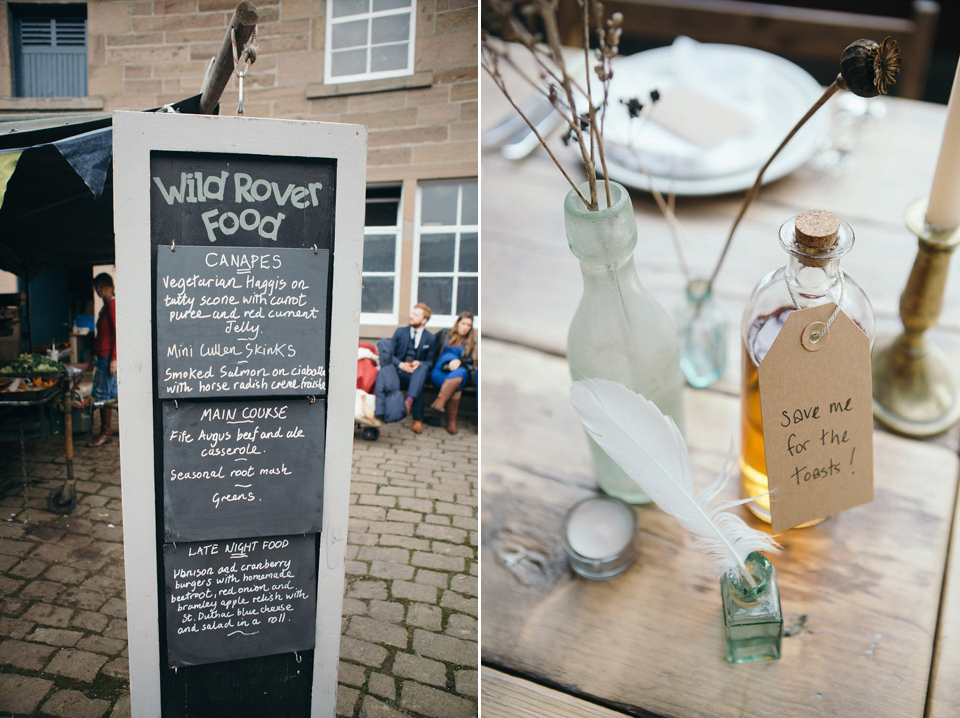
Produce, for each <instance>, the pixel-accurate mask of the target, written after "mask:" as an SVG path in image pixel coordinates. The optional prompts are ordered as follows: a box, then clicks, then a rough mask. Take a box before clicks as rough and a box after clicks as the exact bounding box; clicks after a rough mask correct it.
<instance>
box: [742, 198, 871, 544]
mask: <svg viewBox="0 0 960 718" xmlns="http://www.w3.org/2000/svg"><path fill="white" fill-rule="evenodd" d="M853 243H854V234H853V230H852V229H851V228H850V225H849V224H847V223H846V222H843V221H841V220H840V219H838V218H837V217H836V216H835V215H833V214H832V213H830V212H826V211H824V210H811V211H808V212H804V213H803V214H800V215H798V216H796V217H793V218H791V219H789V220H787V221H786V222H784V223H783V225H782V226H781V227H780V245H781V246H782V247H783V248H784V250H786V252H787V254H788V255H790V258H789V260H788V261H787V264H785V265H784V266H782V267H780V268H779V269H775V270H773V271H772V272H770V273H769V274H767V275H766V276H765V277H764V278H763V279H761V280H760V283H759V284H758V285H757V286H756V288H755V289H754V290H753V294H752V295H751V296H750V299H749V301H748V302H747V306H746V308H745V309H744V313H743V321H742V323H741V327H740V329H741V341H742V348H743V375H742V388H741V410H740V411H741V441H740V486H741V495H742V496H743V497H745V498H746V497H757V498H756V500H755V501H752V502H750V503H748V504H747V506H748V507H749V508H750V510H751V511H753V513H755V514H756V515H757V516H758V517H759V518H761V519H763V520H764V521H767V522H769V521H770V499H769V496H767V495H765V494H766V493H767V491H768V485H767V471H766V456H765V453H764V443H763V422H762V418H761V412H760V383H759V366H760V363H761V362H762V361H763V358H764V357H765V356H766V354H767V352H768V351H769V350H770V347H771V346H773V342H774V340H775V339H776V338H777V336H778V335H779V333H780V330H781V329H782V328H783V325H784V323H785V322H786V320H787V317H788V316H789V315H790V314H791V313H792V312H794V311H796V310H799V309H806V308H808V307H814V306H817V305H821V304H827V303H830V302H835V303H836V304H837V307H838V308H839V309H842V310H843V312H844V313H845V314H846V315H847V316H848V317H850V319H851V320H853V322H854V323H855V324H856V325H857V326H859V327H860V329H862V330H863V332H864V333H865V334H866V335H867V336H868V337H869V339H870V345H871V347H872V346H873V341H874V337H875V334H876V320H875V319H874V314H873V307H872V306H871V305H870V300H869V299H867V295H866V294H865V293H864V292H863V290H862V289H861V288H860V286H859V285H858V284H857V283H856V282H855V281H854V280H853V279H852V278H851V277H850V276H849V275H847V274H845V273H844V272H843V270H841V269H840V257H842V256H844V255H845V254H846V253H847V252H849V251H850V249H851V248H852V247H853ZM806 525H810V524H806Z"/></svg>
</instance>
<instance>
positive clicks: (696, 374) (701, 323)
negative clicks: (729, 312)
mask: <svg viewBox="0 0 960 718" xmlns="http://www.w3.org/2000/svg"><path fill="white" fill-rule="evenodd" d="M677 323H678V324H679V325H680V369H681V370H682V371H683V375H684V376H685V377H686V378H687V382H688V383H689V384H690V386H692V387H694V388H695V389H705V388H706V387H708V386H710V385H711V384H713V383H714V382H715V381H717V380H718V379H719V378H720V377H722V376H723V372H724V371H726V368H727V342H726V337H725V332H726V329H727V319H726V317H725V316H724V315H723V312H722V311H720V308H719V307H718V306H717V305H716V302H714V301H713V288H712V287H711V286H710V282H708V281H707V280H706V279H694V280H692V281H691V282H690V283H689V284H687V296H686V302H685V303H684V304H683V305H682V306H681V308H680V311H679V313H678V321H677Z"/></svg>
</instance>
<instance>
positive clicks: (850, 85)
mask: <svg viewBox="0 0 960 718" xmlns="http://www.w3.org/2000/svg"><path fill="white" fill-rule="evenodd" d="M899 72H900V48H898V47H897V42H896V40H891V39H890V38H889V37H885V38H883V40H882V41H881V42H879V43H878V42H874V41H873V40H857V41H856V42H852V43H850V44H849V45H847V47H846V48H845V49H844V51H843V52H842V53H841V55H840V74H839V75H837V78H836V79H835V80H834V81H833V82H832V83H831V84H830V86H829V87H827V89H826V90H825V91H824V93H823V94H822V95H821V96H820V99H818V100H817V101H816V102H814V103H813V106H812V107H811V108H810V109H809V110H807V113H806V114H805V115H804V116H803V117H801V118H800V121H799V122H797V124H796V125H794V127H793V129H792V130H790V132H789V133H787V136H786V137H785V138H784V139H783V142H781V143H780V145H779V146H778V147H777V149H775V150H774V151H773V154H772V155H770V159H768V160H767V161H766V163H765V164H764V165H763V167H761V168H760V172H759V173H757V180H756V182H754V183H753V187H751V188H750V191H749V192H747V195H746V196H745V197H744V198H743V203H742V204H741V205H740V211H739V212H738V213H737V216H736V217H735V218H734V220H733V226H732V227H730V232H729V234H727V241H726V243H725V244H724V245H723V251H722V252H721V253H720V259H718V260H717V264H716V266H715V267H714V270H713V274H711V275H710V279H709V281H708V287H709V288H711V289H712V288H713V282H714V280H716V278H717V275H718V274H719V273H720V267H722V266H723V260H724V259H725V258H726V256H727V250H728V249H730V244H731V242H732V241H733V234H734V232H736V231H737V227H738V226H740V220H741V219H743V215H744V214H746V212H747V208H748V207H750V204H751V203H752V202H753V200H754V199H755V198H756V196H757V194H758V193H759V192H760V185H761V184H762V183H763V174H764V172H766V171H767V168H768V167H769V166H770V164H771V163H772V162H773V161H774V160H775V159H776V158H777V155H779V154H780V151H781V150H782V149H783V148H784V147H786V145H787V143H788V142H789V141H790V140H791V139H792V138H793V136H794V135H795V134H796V133H797V131H798V130H799V129H800V128H801V127H803V125H804V123H806V121H807V120H809V119H810V118H811V117H813V115H814V113H816V111H817V110H819V109H820V108H821V107H822V106H823V105H824V104H825V103H826V101H827V100H829V99H830V98H831V97H832V96H833V95H834V94H835V93H836V92H837V91H838V90H849V91H850V92H853V93H854V94H856V95H859V96H860V97H876V96H877V95H882V94H886V92H887V87H888V86H893V84H894V83H895V82H896V80H897V74H898V73H899Z"/></svg>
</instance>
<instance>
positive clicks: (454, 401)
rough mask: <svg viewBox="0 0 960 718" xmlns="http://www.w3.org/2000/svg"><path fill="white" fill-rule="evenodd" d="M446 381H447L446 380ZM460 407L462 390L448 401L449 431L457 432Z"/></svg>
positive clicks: (451, 432)
mask: <svg viewBox="0 0 960 718" xmlns="http://www.w3.org/2000/svg"><path fill="white" fill-rule="evenodd" d="M444 383H446V382H444ZM459 409H460V392H459V391H458V392H457V393H456V394H454V395H453V396H452V397H451V398H450V401H448V402H447V432H448V433H450V434H456V433H457V411H459Z"/></svg>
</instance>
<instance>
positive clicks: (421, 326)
mask: <svg viewBox="0 0 960 718" xmlns="http://www.w3.org/2000/svg"><path fill="white" fill-rule="evenodd" d="M432 313H433V312H432V311H431V309H430V307H428V306H427V305H426V304H424V303H423V302H420V303H419V304H417V305H415V306H414V307H413V309H411V310H410V319H409V321H408V322H407V326H405V327H400V328H399V329H397V331H395V332H394V333H393V338H392V339H391V340H390V341H391V344H392V345H393V356H392V357H391V361H392V362H393V365H394V366H395V367H396V368H397V375H398V376H399V378H400V386H401V388H403V389H406V390H407V399H406V405H407V413H408V414H412V415H413V424H412V425H411V429H413V433H415V434H419V433H421V432H423V387H424V385H425V384H426V383H427V377H428V376H429V375H430V368H431V367H432V366H433V363H432V361H431V356H432V355H433V341H434V336H433V334H431V333H430V332H428V331H427V330H426V326H427V322H428V321H429V320H430V315H431V314H432Z"/></svg>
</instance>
